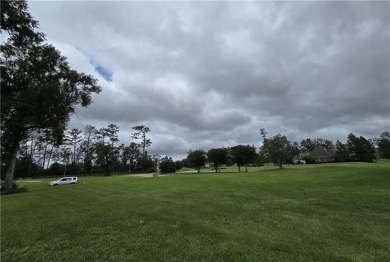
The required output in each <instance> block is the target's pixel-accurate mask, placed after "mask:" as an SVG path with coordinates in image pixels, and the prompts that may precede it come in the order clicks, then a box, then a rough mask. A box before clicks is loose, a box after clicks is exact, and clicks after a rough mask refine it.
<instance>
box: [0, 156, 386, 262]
mask: <svg viewBox="0 0 390 262" xmlns="http://www.w3.org/2000/svg"><path fill="white" fill-rule="evenodd" d="M242 170H244V169H242ZM224 171H225V172H223V173H221V174H215V173H213V172H212V171H210V170H209V173H201V174H195V173H186V174H173V175H170V176H164V177H158V178H136V177H131V176H113V177H88V178H79V184H77V185H69V186H59V187H48V186H47V183H48V181H49V180H42V182H36V183H26V182H20V184H21V185H24V184H26V185H27V186H28V187H29V188H30V191H29V192H27V193H22V194H16V195H5V196H2V197H1V261H364V262H366V261H389V260H390V162H385V161H380V162H378V163H374V164H363V163H353V164H352V163H344V164H324V165H302V166H294V167H286V168H284V169H282V170H279V169H275V168H273V167H262V168H258V167H257V168H254V167H252V168H250V172H249V173H234V172H232V171H236V169H226V170H224ZM84 181H85V184H84Z"/></svg>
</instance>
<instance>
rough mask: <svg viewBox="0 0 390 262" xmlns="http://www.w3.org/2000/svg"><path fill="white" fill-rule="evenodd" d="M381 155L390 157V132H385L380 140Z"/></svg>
mask: <svg viewBox="0 0 390 262" xmlns="http://www.w3.org/2000/svg"><path fill="white" fill-rule="evenodd" d="M378 151H379V155H380V157H383V158H387V159H390V133H389V132H383V133H382V134H381V136H380V138H379V140H378Z"/></svg>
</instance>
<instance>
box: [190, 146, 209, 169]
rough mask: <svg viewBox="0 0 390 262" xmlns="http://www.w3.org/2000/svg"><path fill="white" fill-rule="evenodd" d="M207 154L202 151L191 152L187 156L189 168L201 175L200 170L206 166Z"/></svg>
mask: <svg viewBox="0 0 390 262" xmlns="http://www.w3.org/2000/svg"><path fill="white" fill-rule="evenodd" d="M206 160H207V158H206V152H205V151H204V150H202V149H198V150H195V151H192V150H190V151H189V152H188V156H187V162H188V165H189V167H192V168H195V169H196V170H197V171H198V173H200V168H202V167H203V166H204V165H205V164H206Z"/></svg>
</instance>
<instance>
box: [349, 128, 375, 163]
mask: <svg viewBox="0 0 390 262" xmlns="http://www.w3.org/2000/svg"><path fill="white" fill-rule="evenodd" d="M347 147H348V151H349V153H350V158H351V160H352V161H358V162H369V163H371V162H373V161H374V159H375V149H374V147H373V146H372V145H371V143H370V142H369V141H368V140H367V139H366V138H364V137H363V136H360V137H357V136H355V135H354V134H352V133H350V134H349V135H348V140H347Z"/></svg>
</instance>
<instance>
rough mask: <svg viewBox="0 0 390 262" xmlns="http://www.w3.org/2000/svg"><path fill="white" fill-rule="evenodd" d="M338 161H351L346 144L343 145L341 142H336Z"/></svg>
mask: <svg viewBox="0 0 390 262" xmlns="http://www.w3.org/2000/svg"><path fill="white" fill-rule="evenodd" d="M335 158H336V161H337V162H346V161H349V160H350V153H349V150H348V147H347V145H346V144H343V143H342V142H340V141H339V140H337V141H336V156H335Z"/></svg>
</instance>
